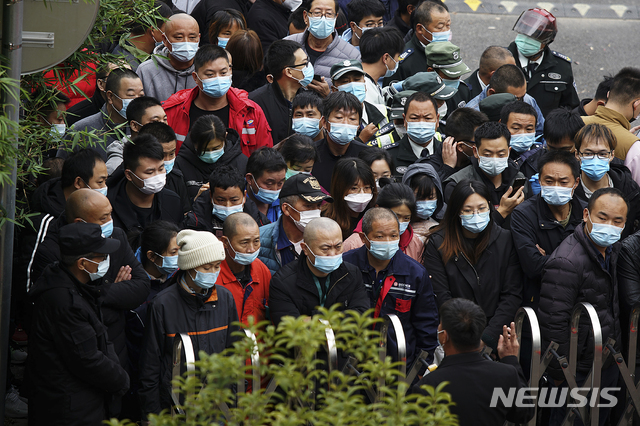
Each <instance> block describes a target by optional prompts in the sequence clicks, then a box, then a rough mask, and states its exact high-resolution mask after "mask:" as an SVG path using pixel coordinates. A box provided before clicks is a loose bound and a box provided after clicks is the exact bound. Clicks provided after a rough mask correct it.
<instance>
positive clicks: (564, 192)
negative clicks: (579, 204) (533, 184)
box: [540, 185, 573, 206]
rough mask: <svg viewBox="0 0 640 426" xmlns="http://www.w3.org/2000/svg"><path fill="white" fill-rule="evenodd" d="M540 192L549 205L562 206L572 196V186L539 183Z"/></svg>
mask: <svg viewBox="0 0 640 426" xmlns="http://www.w3.org/2000/svg"><path fill="white" fill-rule="evenodd" d="M540 194H541V195H542V198H543V199H544V201H545V202H546V203H547V204H549V205H551V206H564V205H565V204H567V203H568V202H569V201H571V198H573V188H565V187H563V186H546V185H540Z"/></svg>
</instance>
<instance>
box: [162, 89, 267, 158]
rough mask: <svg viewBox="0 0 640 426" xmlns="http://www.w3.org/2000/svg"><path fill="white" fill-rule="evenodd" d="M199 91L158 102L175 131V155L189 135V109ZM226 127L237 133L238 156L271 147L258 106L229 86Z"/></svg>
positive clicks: (265, 122) (185, 91) (187, 90)
mask: <svg viewBox="0 0 640 426" xmlns="http://www.w3.org/2000/svg"><path fill="white" fill-rule="evenodd" d="M199 91H200V89H199V88H198V87H194V88H193V89H185V90H180V91H179V92H176V93H174V94H173V95H171V97H170V98H169V99H167V100H166V101H164V102H163V103H162V107H163V108H164V111H165V112H166V113H167V121H168V122H169V126H171V128H172V129H173V131H174V132H176V136H177V139H178V140H177V146H176V154H177V152H178V151H179V150H180V146H181V145H182V142H184V139H185V138H186V137H187V133H189V110H190V109H191V104H192V103H193V101H194V100H195V99H196V97H197V96H198V93H199ZM227 101H228V102H229V127H230V128H232V129H234V130H235V131H237V132H238V133H239V134H240V139H241V140H242V153H243V154H244V155H246V156H247V157H249V156H250V155H251V153H252V152H253V151H255V150H256V149H258V148H260V147H263V146H268V147H272V146H273V140H272V139H271V127H269V123H268V122H267V119H266V117H265V116H264V112H262V108H260V106H259V105H258V104H257V103H255V102H253V101H252V100H250V99H249V95H248V94H247V92H245V91H244V90H241V89H236V88H235V87H232V88H230V89H229V91H228V92H227Z"/></svg>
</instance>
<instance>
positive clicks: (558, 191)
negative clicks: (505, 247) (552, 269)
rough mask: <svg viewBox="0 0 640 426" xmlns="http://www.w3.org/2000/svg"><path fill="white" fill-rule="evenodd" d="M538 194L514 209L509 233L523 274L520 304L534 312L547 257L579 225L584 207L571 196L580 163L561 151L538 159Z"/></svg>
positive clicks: (549, 153)
mask: <svg viewBox="0 0 640 426" xmlns="http://www.w3.org/2000/svg"><path fill="white" fill-rule="evenodd" d="M538 164H539V166H540V186H541V192H540V193H539V194H537V195H535V196H533V197H531V198H529V199H528V200H525V201H524V202H523V203H522V204H520V205H519V206H518V207H516V208H515V210H514V211H513V213H512V218H511V233H512V235H513V241H514V244H515V247H516V250H517V251H518V257H519V258H520V263H521V264H522V270H523V271H524V275H525V281H524V294H523V303H524V305H525V306H531V307H533V308H534V309H536V310H537V309H538V301H539V298H540V279H541V277H542V272H543V270H544V266H545V264H546V262H547V260H548V259H549V256H550V255H551V253H553V251H554V250H555V249H556V248H557V247H558V246H559V245H560V243H561V242H562V241H563V240H564V239H565V238H566V237H568V236H569V235H571V234H572V233H573V232H574V230H575V229H576V228H577V227H578V226H579V225H580V224H581V223H582V211H583V210H584V208H585V207H586V206H587V203H586V202H584V201H582V200H580V199H578V197H576V196H574V194H575V192H576V189H577V187H578V186H579V185H580V183H579V180H580V163H579V162H578V160H576V158H575V156H574V155H573V154H571V153H569V152H564V151H549V152H548V153H546V154H544V155H543V156H542V157H540V161H539V162H538Z"/></svg>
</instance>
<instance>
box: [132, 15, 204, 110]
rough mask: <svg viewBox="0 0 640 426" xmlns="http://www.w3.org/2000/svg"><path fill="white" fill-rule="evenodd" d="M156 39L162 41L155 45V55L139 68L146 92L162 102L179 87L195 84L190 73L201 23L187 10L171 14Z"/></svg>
mask: <svg viewBox="0 0 640 426" xmlns="http://www.w3.org/2000/svg"><path fill="white" fill-rule="evenodd" d="M156 41H159V42H162V44H161V45H159V46H157V47H156V48H155V49H154V51H153V53H154V58H153V59H148V60H146V61H145V62H143V63H141V64H140V66H139V67H138V71H137V72H138V75H139V76H140V78H141V79H142V82H143V84H144V89H145V93H146V94H147V96H153V97H154V98H156V99H158V100H159V101H161V102H162V101H165V100H167V99H168V98H169V97H170V96H171V95H173V94H174V93H176V92H177V91H179V90H183V89H191V88H193V87H195V86H196V84H195V82H194V81H193V79H192V78H191V73H192V72H193V69H194V66H193V60H194V56H195V54H196V52H197V51H198V43H199V42H200V29H199V27H198V23H197V22H196V20H195V19H194V18H192V17H191V16H190V15H187V14H185V13H178V14H175V15H172V16H171V17H170V18H169V19H168V20H167V22H165V24H164V32H162V33H161V34H160V38H159V39H158V40H156ZM165 58H166V59H165Z"/></svg>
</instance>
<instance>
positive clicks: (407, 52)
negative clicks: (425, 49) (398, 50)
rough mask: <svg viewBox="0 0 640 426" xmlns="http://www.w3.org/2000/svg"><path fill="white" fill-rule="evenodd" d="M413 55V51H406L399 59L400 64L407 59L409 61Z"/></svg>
mask: <svg viewBox="0 0 640 426" xmlns="http://www.w3.org/2000/svg"><path fill="white" fill-rule="evenodd" d="M412 54H413V49H407V50H405V51H404V52H402V55H400V57H399V58H398V62H402V61H404V60H405V59H407V58H408V57H409V56H411V55H412Z"/></svg>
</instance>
